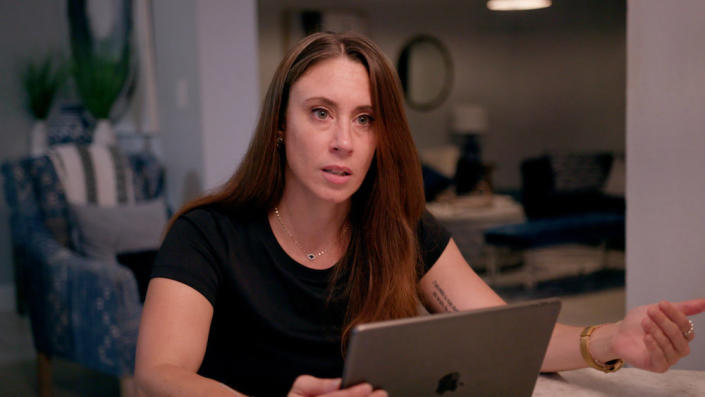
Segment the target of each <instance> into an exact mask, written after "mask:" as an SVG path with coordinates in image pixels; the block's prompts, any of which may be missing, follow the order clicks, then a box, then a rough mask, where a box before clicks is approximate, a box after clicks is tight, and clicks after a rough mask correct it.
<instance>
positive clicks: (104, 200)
mask: <svg viewBox="0 0 705 397" xmlns="http://www.w3.org/2000/svg"><path fill="white" fill-rule="evenodd" d="M48 155H49V158H50V159H51V162H52V163H53V165H54V169H56V173H57V175H58V177H59V180H60V181H61V184H62V186H63V187H64V191H65V193H66V200H67V201H68V202H69V204H74V205H86V204H91V205H98V206H102V207H112V206H116V205H120V204H133V203H134V202H135V192H134V186H133V182H132V179H133V175H132V170H131V169H130V164H129V161H128V160H127V158H126V157H125V156H124V155H123V154H122V153H121V152H120V150H119V149H118V148H117V147H114V146H99V145H75V144H66V145H57V146H53V147H52V148H51V150H49V153H48Z"/></svg>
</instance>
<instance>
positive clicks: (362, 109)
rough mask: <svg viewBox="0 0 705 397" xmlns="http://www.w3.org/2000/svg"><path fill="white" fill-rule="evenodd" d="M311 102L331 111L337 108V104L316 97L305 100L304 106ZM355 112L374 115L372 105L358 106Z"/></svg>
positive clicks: (324, 98)
mask: <svg viewBox="0 0 705 397" xmlns="http://www.w3.org/2000/svg"><path fill="white" fill-rule="evenodd" d="M311 102H315V103H322V104H323V105H325V106H328V107H331V108H333V109H337V108H338V104H337V103H336V102H335V101H332V100H330V99H328V98H326V97H322V96H316V97H311V98H306V99H304V103H305V104H309V103H311ZM355 112H356V113H357V112H368V113H374V109H373V108H372V105H360V106H358V107H356V108H355Z"/></svg>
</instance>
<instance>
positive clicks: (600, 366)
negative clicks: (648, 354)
mask: <svg viewBox="0 0 705 397" xmlns="http://www.w3.org/2000/svg"><path fill="white" fill-rule="evenodd" d="M599 327H600V325H590V326H588V327H585V328H584V329H583V332H581V333H580V354H582V355H583V359H584V360H585V362H586V363H587V365H589V366H590V367H592V368H595V369H597V370H600V371H602V372H604V373H610V372H616V371H618V370H619V369H620V368H622V366H623V365H624V360H622V359H621V358H616V359H614V360H610V361H607V362H606V363H601V362H598V361H596V360H595V358H594V357H592V354H590V347H589V345H590V336H591V335H592V333H593V331H595V330H596V329H598V328H599Z"/></svg>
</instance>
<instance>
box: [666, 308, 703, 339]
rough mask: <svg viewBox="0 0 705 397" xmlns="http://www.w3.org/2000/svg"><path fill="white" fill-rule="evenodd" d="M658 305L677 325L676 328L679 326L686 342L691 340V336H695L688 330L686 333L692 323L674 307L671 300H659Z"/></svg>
mask: <svg viewBox="0 0 705 397" xmlns="http://www.w3.org/2000/svg"><path fill="white" fill-rule="evenodd" d="M658 307H659V308H660V309H661V311H663V313H664V314H665V315H666V316H667V317H668V318H669V319H670V320H671V321H673V322H674V323H675V324H676V325H677V326H678V328H680V330H681V332H682V333H683V335H684V336H685V339H686V342H689V341H691V340H693V338H694V337H695V333H693V332H690V334H688V335H686V333H688V331H690V327H691V326H692V324H693V323H691V322H690V321H689V320H688V317H687V316H686V315H685V314H683V312H682V311H680V310H678V309H677V308H676V306H675V304H673V303H671V302H661V303H659V305H658Z"/></svg>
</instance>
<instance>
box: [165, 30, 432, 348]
mask: <svg viewBox="0 0 705 397" xmlns="http://www.w3.org/2000/svg"><path fill="white" fill-rule="evenodd" d="M339 56H346V57H348V58H350V59H351V60H354V61H357V62H360V63H361V64H363V65H364V66H365V68H366V69H367V72H368V74H369V80H370V96H371V98H372V107H373V109H374V113H375V134H376V135H377V147H376V152H375V157H374V159H373V161H372V164H371V165H370V169H369V171H368V173H367V175H366V177H365V180H364V182H363V183H362V185H361V186H360V188H359V189H358V191H357V192H355V194H354V195H353V197H352V200H351V201H352V203H351V209H350V215H349V217H348V219H349V222H350V226H351V233H350V234H351V236H350V243H349V244H348V249H347V251H346V252H345V254H344V256H343V258H342V259H341V262H340V264H339V265H338V266H335V270H334V271H333V280H332V282H331V288H333V286H335V285H344V290H343V291H340V292H342V293H343V294H344V296H346V297H347V298H348V305H347V315H346V319H345V324H344V325H343V332H342V333H343V335H342V340H343V344H345V341H346V339H347V336H348V334H349V332H350V330H351V329H352V328H353V327H354V326H355V325H357V324H361V323H366V322H372V321H379V320H388V319H395V318H404V317H410V316H413V315H415V314H416V312H417V305H418V290H417V288H418V287H417V284H418V277H419V266H420V261H419V259H418V258H419V255H418V252H419V244H418V238H417V235H416V230H417V225H418V223H419V221H420V218H421V214H422V212H423V208H424V194H423V185H422V179H421V166H420V163H419V160H418V156H417V153H416V148H415V146H414V143H413V140H412V137H411V132H410V131H409V125H408V122H407V120H406V115H405V113H404V103H403V96H402V94H401V88H400V87H401V84H400V83H399V78H398V77H397V75H396V73H395V72H394V69H393V67H392V66H391V64H390V62H389V61H388V60H387V58H386V57H385V56H384V55H383V53H382V51H381V50H380V49H379V48H378V47H377V45H375V44H374V43H373V42H372V41H370V40H369V39H367V38H365V37H363V36H360V35H358V34H355V33H342V34H335V33H316V34H313V35H310V36H308V37H306V38H304V39H303V40H302V41H300V42H299V43H298V44H297V45H296V46H295V47H294V48H292V49H291V50H290V51H289V52H288V53H287V55H286V56H285V57H284V59H283V60H282V62H281V63H280V64H279V67H278V68H277V70H276V72H275V73H274V77H273V78H272V81H271V83H270V85H269V89H268V90H267V94H266V96H265V99H264V104H263V106H262V111H261V113H260V117H259V121H258V123H257V127H256V130H255V134H254V137H253V139H252V141H251V143H250V146H249V148H248V150H247V153H246V154H245V157H244V159H243V160H242V163H241V164H240V166H239V167H238V169H237V171H236V172H235V174H234V175H233V176H232V177H231V178H230V179H229V180H228V182H226V183H225V184H224V185H223V186H222V187H221V188H220V190H218V191H216V192H215V193H212V194H209V195H206V196H204V197H202V198H199V199H197V200H194V201H192V202H190V203H188V204H187V205H185V206H184V207H183V208H182V209H181V210H180V211H178V212H177V213H176V214H175V215H174V217H173V218H172V220H171V223H170V226H171V224H173V222H174V220H175V219H176V218H178V217H179V216H180V215H182V214H184V213H185V212H188V211H190V210H192V209H194V208H197V207H202V206H216V207H219V208H222V209H224V210H226V211H228V212H229V213H233V214H236V215H240V216H247V214H253V213H259V214H261V213H262V212H269V211H270V210H272V208H273V207H274V206H275V205H277V204H278V202H279V201H280V200H281V197H282V194H283V191H284V183H285V181H284V167H285V164H286V156H285V151H284V150H283V148H280V147H278V146H277V131H278V130H284V129H286V120H285V115H286V108H287V104H288V100H289V92H290V90H291V87H292V85H293V84H294V83H295V82H296V81H297V80H298V79H299V78H300V77H301V76H302V75H303V73H304V72H305V71H306V70H308V68H310V67H311V66H312V65H314V64H316V63H317V62H320V61H323V60H325V59H330V58H334V57H339ZM331 291H333V289H331ZM332 296H333V294H332V293H331V297H332Z"/></svg>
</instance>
